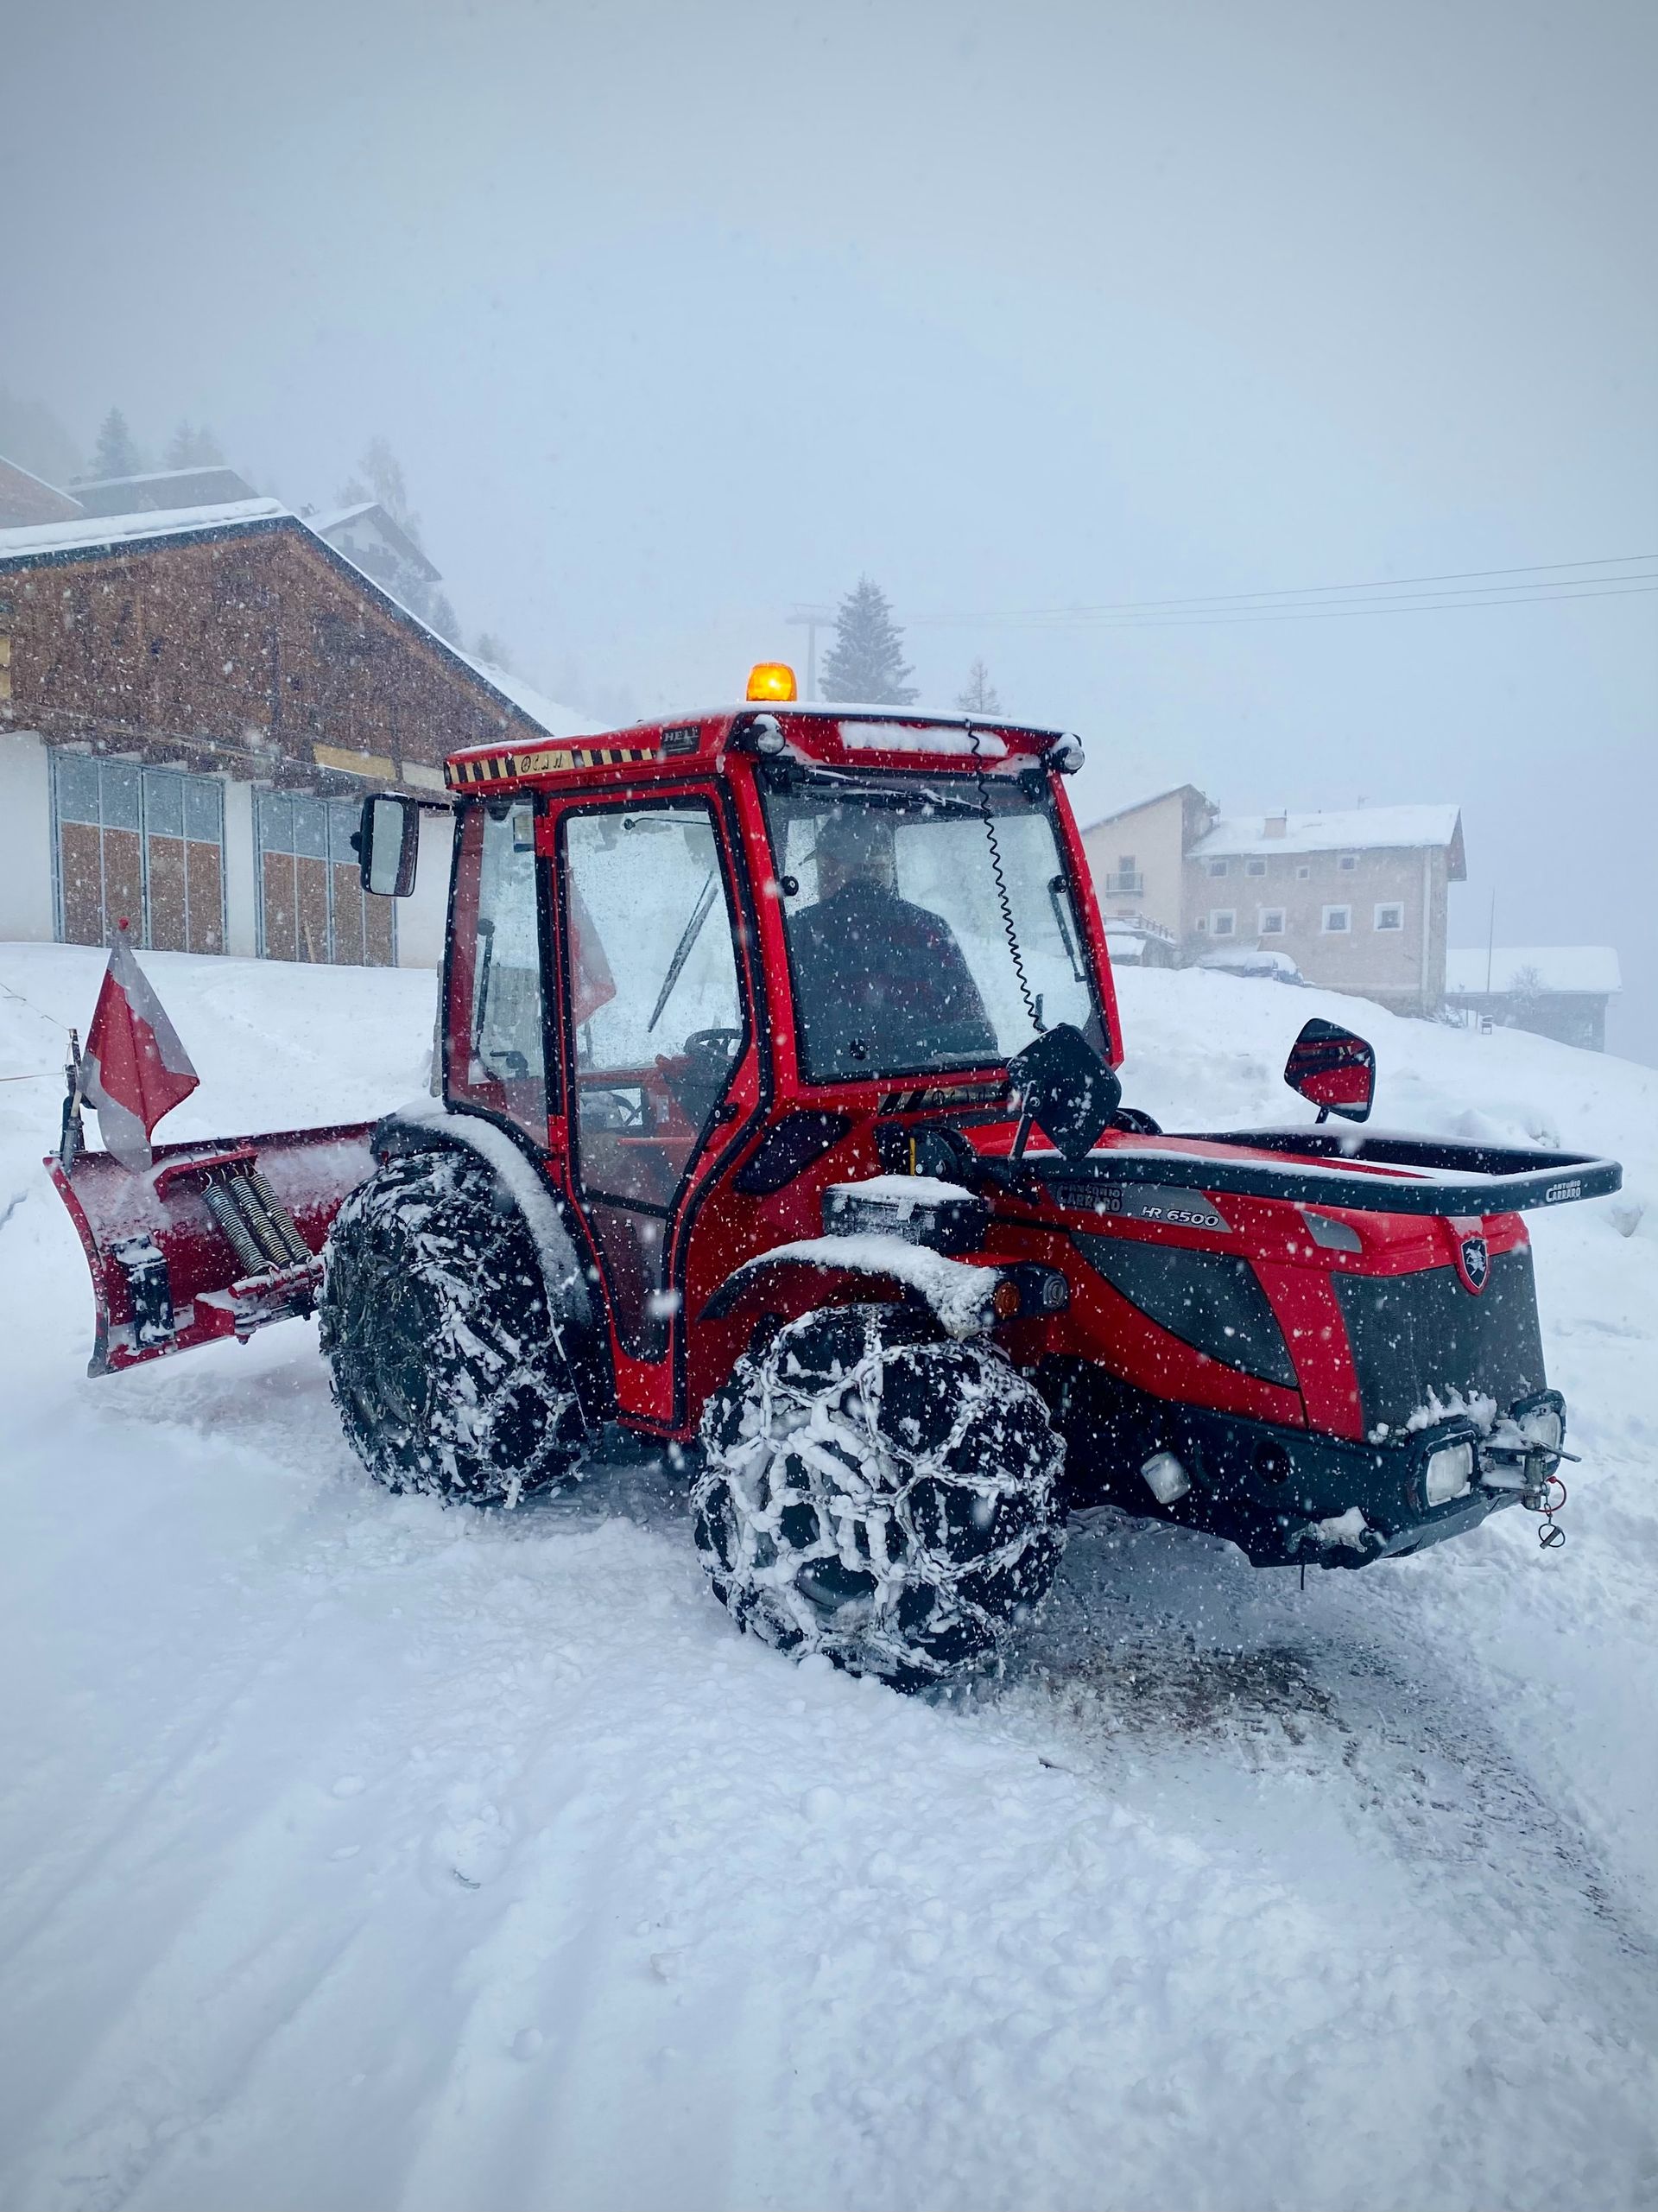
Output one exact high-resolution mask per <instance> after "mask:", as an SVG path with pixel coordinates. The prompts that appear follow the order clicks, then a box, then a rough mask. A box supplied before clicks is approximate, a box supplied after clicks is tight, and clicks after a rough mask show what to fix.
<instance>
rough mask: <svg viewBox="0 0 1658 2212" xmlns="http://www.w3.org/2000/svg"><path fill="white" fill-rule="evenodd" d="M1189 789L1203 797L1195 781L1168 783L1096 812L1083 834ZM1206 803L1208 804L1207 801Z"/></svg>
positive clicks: (1088, 834) (1177, 795)
mask: <svg viewBox="0 0 1658 2212" xmlns="http://www.w3.org/2000/svg"><path fill="white" fill-rule="evenodd" d="M1187 791H1190V792H1191V793H1192V794H1193V796H1194V797H1196V798H1199V799H1201V798H1202V797H1203V794H1202V792H1201V791H1199V789H1198V788H1197V786H1196V784H1194V783H1166V784H1164V786H1163V787H1162V789H1161V790H1158V791H1148V792H1147V794H1146V795H1145V797H1144V798H1143V799H1130V800H1128V801H1126V802H1124V803H1123V805H1122V806H1120V807H1113V808H1111V812H1110V814H1096V815H1095V816H1094V818H1093V820H1092V821H1087V822H1085V823H1084V824H1083V826H1082V834H1083V835H1084V836H1085V837H1092V835H1093V833H1094V832H1095V831H1096V830H1097V829H1109V828H1110V827H1111V824H1112V823H1113V822H1118V821H1122V820H1123V816H1124V815H1125V814H1143V813H1144V811H1145V809H1146V808H1148V807H1155V806H1159V805H1161V802H1162V801H1163V800H1165V799H1178V798H1180V796H1181V795H1182V794H1183V793H1184V792H1187ZM1205 803H1206V804H1207V802H1205Z"/></svg>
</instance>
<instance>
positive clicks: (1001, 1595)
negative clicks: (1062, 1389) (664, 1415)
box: [692, 1306, 1065, 1689]
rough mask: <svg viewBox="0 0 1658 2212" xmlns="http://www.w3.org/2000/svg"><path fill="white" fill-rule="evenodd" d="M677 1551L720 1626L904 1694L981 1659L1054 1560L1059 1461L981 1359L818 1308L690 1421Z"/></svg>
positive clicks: (906, 1328)
mask: <svg viewBox="0 0 1658 2212" xmlns="http://www.w3.org/2000/svg"><path fill="white" fill-rule="evenodd" d="M702 1436H703V1443H704V1446H705V1448H706V1459H705V1461H704V1464H703V1467H702V1469H701V1471H700V1473H699V1476H698V1478H697V1481H696V1484H695V1486H694V1489H693V1499H692V1503H693V1528H694V1532H695V1536H696V1542H697V1548H698V1550H699V1552H700V1554H701V1556H702V1562H703V1564H704V1566H705V1567H706V1569H707V1570H708V1575H709V1579H710V1581H712V1584H713V1587H714V1592H715V1594H716V1595H717V1596H718V1598H719V1599H720V1600H721V1602H722V1603H723V1604H724V1605H725V1606H726V1607H728V1608H729V1610H730V1612H731V1615H732V1617H733V1618H734V1619H736V1621H737V1625H738V1626H739V1627H742V1628H744V1629H747V1630H748V1631H749V1632H750V1634H752V1635H756V1636H759V1637H761V1638H763V1639H764V1640H765V1641H766V1642H767V1643H769V1644H771V1645H775V1646H776V1647H777V1648H778V1649H779V1650H780V1651H791V1652H793V1653H794V1655H795V1656H796V1657H805V1656H806V1655H807V1653H809V1652H814V1651H822V1652H825V1653H826V1654H827V1656H828V1657H830V1658H831V1659H832V1660H833V1662H834V1663H835V1664H836V1665H837V1666H839V1667H844V1668H845V1669H846V1670H848V1671H849V1672H851V1673H853V1674H868V1675H875V1676H879V1677H880V1678H881V1679H882V1680H883V1681H886V1682H889V1683H892V1684H893V1685H894V1686H895V1687H896V1688H900V1689H921V1688H922V1687H924V1686H925V1685H926V1684H927V1683H934V1682H940V1681H944V1680H946V1679H948V1678H949V1677H951V1676H954V1675H958V1674H960V1673H962V1672H964V1671H965V1670H966V1669H967V1668H969V1667H971V1666H973V1665H975V1664H978V1663H980V1662H982V1661H984V1660H987V1659H999V1658H1000V1657H1001V1656H1002V1655H1003V1652H1004V1651H1006V1649H1007V1647H1008V1645H1009V1642H1010V1641H1011V1639H1012V1637H1013V1634H1014V1632H1015V1631H1016V1628H1017V1626H1019V1625H1020V1624H1021V1622H1022V1621H1023V1620H1024V1619H1027V1618H1028V1617H1029V1616H1030V1615H1031V1614H1032V1613H1034V1612H1035V1608H1036V1607H1038V1606H1039V1605H1040V1604H1041V1600H1042V1599H1043V1598H1044V1597H1045V1596H1046V1595H1047V1591H1048V1588H1049V1587H1050V1586H1051V1584H1052V1582H1053V1580H1054V1574H1055V1572H1056V1571H1057V1569H1058V1567H1059V1562H1060V1552H1061V1550H1062V1549H1063V1546H1064V1540H1065V1539H1064V1528H1063V1510H1064V1509H1063V1503H1062V1499H1061V1483H1060V1474H1061V1469H1062V1467H1063V1463H1064V1455H1065V1447H1064V1444H1063V1442H1061V1441H1060V1437H1059V1436H1058V1435H1057V1434H1056V1433H1055V1431H1054V1427H1053V1425H1052V1423H1051V1421H1050V1418H1049V1416H1048V1410H1047V1406H1046V1404H1044V1403H1043V1401H1042V1399H1041V1397H1040V1396H1039V1394H1038V1393H1037V1391H1035V1389H1034V1388H1033V1387H1032V1386H1031V1385H1030V1384H1028V1382H1026V1381H1025V1380H1024V1379H1023V1378H1022V1376H1020V1375H1019V1374H1017V1373H1016V1372H1015V1370H1014V1369H1013V1368H1012V1367H1011V1366H1009V1363H1008V1362H1007V1360H1005V1359H1004V1358H1003V1356H1002V1354H1001V1353H999V1352H998V1351H997V1349H996V1348H995V1347H993V1346H990V1345H986V1344H979V1343H958V1342H954V1341H948V1340H943V1341H941V1340H940V1337H939V1334H938V1332H937V1330H936V1328H934V1327H933V1323H932V1321H931V1318H930V1316H928V1315H922V1314H915V1313H912V1312H910V1311H908V1309H905V1308H902V1307H898V1306H841V1307H830V1308H826V1309H822V1310H821V1311H820V1312H817V1313H813V1314H807V1315H805V1316H804V1317H803V1318H802V1319H801V1320H799V1321H793V1322H791V1323H790V1324H789V1325H788V1327H787V1328H783V1329H781V1330H780V1331H779V1332H778V1334H776V1335H775V1337H774V1338H773V1339H772V1341H771V1342H770V1343H769V1345H767V1346H766V1347H765V1348H764V1350H763V1351H762V1352H760V1353H757V1354H755V1355H751V1356H750V1358H748V1359H745V1360H742V1361H741V1362H740V1363H739V1364H738V1366H737V1368H736V1370H735V1371H734V1372H733V1373H732V1375H731V1379H729V1381H727V1382H726V1384H725V1386H724V1387H723V1388H722V1389H721V1390H719V1391H717V1392H716V1393H715V1395H714V1396H713V1398H712V1399H711V1400H710V1401H709V1404H708V1407H707V1410H706V1412H705V1414H704V1417H703V1423H702Z"/></svg>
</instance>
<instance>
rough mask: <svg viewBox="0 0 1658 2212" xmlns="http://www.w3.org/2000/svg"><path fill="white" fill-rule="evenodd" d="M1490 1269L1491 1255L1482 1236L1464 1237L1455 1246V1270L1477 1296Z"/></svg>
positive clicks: (1483, 1286) (1482, 1288)
mask: <svg viewBox="0 0 1658 2212" xmlns="http://www.w3.org/2000/svg"><path fill="white" fill-rule="evenodd" d="M1490 1271H1491V1256H1490V1252H1489V1250H1488V1249H1487V1247H1486V1244H1485V1239H1484V1237H1464V1238H1463V1239H1462V1240H1461V1242H1460V1243H1459V1245H1458V1246H1457V1272H1458V1274H1459V1275H1460V1276H1461V1277H1462V1279H1463V1281H1464V1282H1465V1283H1466V1284H1467V1285H1468V1288H1469V1289H1470V1290H1471V1291H1472V1292H1473V1294H1474V1296H1476V1297H1478V1296H1479V1294H1480V1292H1481V1291H1482V1290H1484V1288H1485V1278H1486V1277H1487V1276H1489V1275H1490Z"/></svg>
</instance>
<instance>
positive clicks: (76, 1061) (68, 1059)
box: [58, 1030, 86, 1175]
mask: <svg viewBox="0 0 1658 2212" xmlns="http://www.w3.org/2000/svg"><path fill="white" fill-rule="evenodd" d="M63 1073H64V1079H65V1081H66V1086H67V1091H66V1097H65V1099H64V1101H63V1130H62V1133H61V1135H60V1138H59V1139H58V1165H59V1166H60V1168H61V1169H63V1172H64V1173H65V1175H68V1174H69V1173H70V1172H71V1171H72V1170H73V1167H74V1164H75V1162H76V1161H77V1160H78V1159H79V1157H80V1156H81V1153H82V1151H83V1150H85V1143H86V1133H85V1128H84V1126H83V1125H82V1122H81V1119H80V1032H79V1030H70V1032H69V1049H68V1051H67V1052H66V1054H65V1055H64V1062H63Z"/></svg>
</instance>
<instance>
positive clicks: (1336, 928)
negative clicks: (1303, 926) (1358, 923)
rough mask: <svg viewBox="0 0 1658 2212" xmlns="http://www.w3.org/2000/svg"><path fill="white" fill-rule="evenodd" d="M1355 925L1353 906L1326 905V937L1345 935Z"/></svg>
mask: <svg viewBox="0 0 1658 2212" xmlns="http://www.w3.org/2000/svg"><path fill="white" fill-rule="evenodd" d="M1352 926H1353V910H1352V908H1351V906H1326V908H1325V910H1324V934H1325V935H1326V937H1345V935H1347V934H1348V932H1349V931H1350V930H1351V928H1352Z"/></svg>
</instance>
